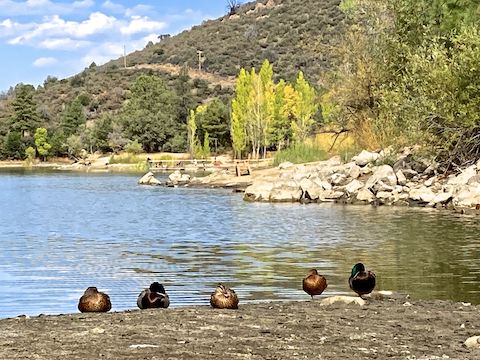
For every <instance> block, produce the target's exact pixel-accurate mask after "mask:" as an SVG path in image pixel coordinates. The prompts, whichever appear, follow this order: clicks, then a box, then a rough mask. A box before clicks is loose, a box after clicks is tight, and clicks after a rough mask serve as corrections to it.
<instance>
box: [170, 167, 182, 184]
mask: <svg viewBox="0 0 480 360" xmlns="http://www.w3.org/2000/svg"><path fill="white" fill-rule="evenodd" d="M181 179H182V173H181V172H180V170H175V171H174V172H173V173H171V174H170V175H168V180H169V181H170V182H172V183H177V182H179V181H180V180H181Z"/></svg>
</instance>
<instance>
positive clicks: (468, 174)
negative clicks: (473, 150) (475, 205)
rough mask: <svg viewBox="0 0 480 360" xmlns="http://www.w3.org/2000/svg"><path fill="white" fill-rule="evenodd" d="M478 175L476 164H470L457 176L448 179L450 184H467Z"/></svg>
mask: <svg viewBox="0 0 480 360" xmlns="http://www.w3.org/2000/svg"><path fill="white" fill-rule="evenodd" d="M476 175H477V167H476V165H472V166H469V167H468V168H466V169H465V170H463V171H462V173H461V174H458V175H457V176H455V177H451V178H450V179H449V180H448V181H447V184H448V185H466V184H468V181H469V180H470V179H471V178H472V177H474V176H476Z"/></svg>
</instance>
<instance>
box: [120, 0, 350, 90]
mask: <svg viewBox="0 0 480 360" xmlns="http://www.w3.org/2000/svg"><path fill="white" fill-rule="evenodd" d="M339 3H340V0H313V1H308V2H305V1H301V0H268V1H266V0H263V1H256V2H252V3H248V4H245V5H244V6H242V7H241V8H240V9H239V10H238V12H237V14H234V15H231V16H229V15H225V16H224V17H222V18H220V19H216V20H210V21H206V22H204V23H203V24H201V25H199V26H194V27H193V28H192V29H190V30H187V31H184V32H182V33H180V34H178V35H177V36H173V37H170V38H166V39H163V40H161V41H160V42H159V43H157V44H153V45H152V46H149V47H147V48H146V49H144V50H142V51H137V52H134V53H132V54H129V56H128V61H129V64H131V65H134V64H145V63H148V64H161V63H170V64H174V65H182V64H184V63H187V64H188V65H189V66H190V67H197V66H198V54H197V50H201V51H203V56H204V57H205V61H204V63H203V65H202V66H203V69H204V70H205V71H207V72H211V73H214V74H218V75H223V76H235V75H237V74H238V71H239V69H240V68H241V67H246V68H250V67H256V68H259V67H260V65H261V63H262V61H263V60H264V59H268V60H269V61H270V62H271V63H272V64H273V66H274V69H275V72H276V73H277V74H278V76H279V77H282V78H284V79H286V80H293V79H294V77H295V75H296V74H297V72H298V70H302V71H303V72H304V73H305V74H306V75H307V77H308V78H309V79H310V80H313V81H314V82H318V81H320V80H321V79H322V74H323V72H324V70H326V69H329V68H330V67H331V65H332V57H331V47H332V45H334V44H336V43H337V41H338V38H339V34H340V32H341V28H342V21H343V18H344V15H343V13H342V11H341V10H340V9H339V7H338V5H339ZM113 63H115V64H117V65H120V64H121V60H117V61H115V62H113Z"/></svg>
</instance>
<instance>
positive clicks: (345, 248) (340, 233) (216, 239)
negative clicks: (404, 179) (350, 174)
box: [0, 172, 480, 317]
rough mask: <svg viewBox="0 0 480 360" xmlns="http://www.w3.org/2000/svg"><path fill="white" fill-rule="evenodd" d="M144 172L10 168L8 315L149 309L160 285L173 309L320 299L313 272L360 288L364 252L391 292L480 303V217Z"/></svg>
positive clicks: (1, 273) (4, 222)
mask: <svg viewBox="0 0 480 360" xmlns="http://www.w3.org/2000/svg"><path fill="white" fill-rule="evenodd" d="M137 177H138V176H137V175H106V174H104V175H85V174H82V175H79V174H58V173H56V174H52V173H30V174H18V173H5V172H3V173H0V215H1V225H0V317H9V316H15V315H18V314H38V313H67V312H76V311H77V310H76V306H77V301H78V298H79V297H80V295H81V294H82V293H83V290H84V289H85V288H86V287H88V286H92V285H95V286H97V287H98V288H99V289H100V290H102V291H106V292H107V293H109V294H110V297H111V299H112V303H113V310H123V309H128V308H134V307H135V306H136V296H137V295H138V293H139V292H140V291H141V289H142V288H143V287H145V286H148V285H149V283H150V282H152V281H154V280H158V281H161V282H163V283H164V284H165V287H166V288H167V291H168V292H169V294H170V299H171V303H172V306H182V305H187V304H204V305H206V304H208V299H209V294H210V293H211V291H212V290H213V288H214V286H215V285H216V284H217V283H218V282H226V283H227V284H228V285H230V286H232V287H234V288H235V290H236V291H237V293H238V294H239V296H240V299H241V302H247V301H264V300H292V299H308V298H309V297H308V296H307V295H306V294H304V293H303V292H302V290H301V279H302V277H303V276H304V275H305V273H306V272H307V270H308V269H309V268H311V267H317V268H318V269H319V270H320V272H321V273H323V274H325V275H326V276H327V278H328V282H329V287H328V289H327V292H328V293H329V294H345V293H349V289H348V284H347V278H348V275H349V272H350V269H351V266H352V264H353V263H355V262H357V261H359V260H361V261H363V262H365V263H366V264H367V266H369V267H370V268H371V269H373V270H374V271H375V272H376V273H377V279H378V284H379V288H382V289H389V290H396V291H401V292H407V293H410V294H411V295H413V296H415V297H420V298H441V299H452V300H461V301H470V302H473V303H480V294H479V286H478V282H479V279H480V264H479V262H478V261H477V259H478V258H479V251H480V239H479V237H478V233H479V230H480V224H479V221H478V219H476V218H469V217H465V216H456V215H452V214H450V213H447V212H438V211H432V210H426V209H403V208H387V207H380V208H373V207H362V206H360V207H355V206H345V207H344V206H339V205H328V204H326V205H313V204H312V205H299V204H258V203H255V204H251V203H245V202H243V201H242V199H241V196H239V195H238V194H231V193H230V192H229V191H226V190H211V189H209V190H206V189H188V188H187V189H185V188H182V189H170V188H169V189H167V188H151V187H142V186H137V185H136V180H137Z"/></svg>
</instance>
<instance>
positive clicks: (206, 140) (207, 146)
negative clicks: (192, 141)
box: [202, 132, 210, 158]
mask: <svg viewBox="0 0 480 360" xmlns="http://www.w3.org/2000/svg"><path fill="white" fill-rule="evenodd" d="M202 152H203V156H204V158H208V157H209V156H210V137H209V136H208V132H205V136H204V137H203V148H202Z"/></svg>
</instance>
